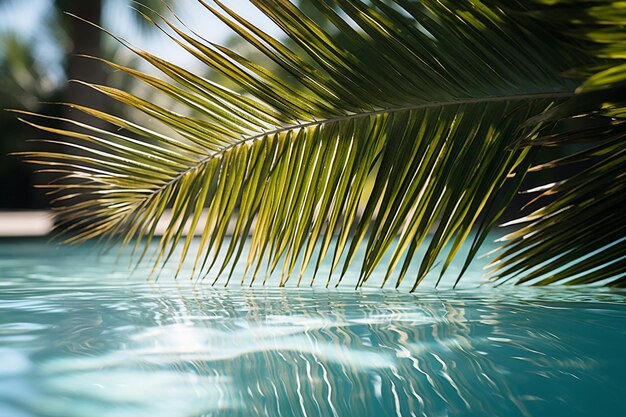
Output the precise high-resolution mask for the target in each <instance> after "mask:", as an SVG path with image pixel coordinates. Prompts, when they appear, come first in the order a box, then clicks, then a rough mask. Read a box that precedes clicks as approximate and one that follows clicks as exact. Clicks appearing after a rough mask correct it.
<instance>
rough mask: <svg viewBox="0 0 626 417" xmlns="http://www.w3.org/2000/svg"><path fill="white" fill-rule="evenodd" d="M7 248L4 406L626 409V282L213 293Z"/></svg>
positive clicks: (65, 255)
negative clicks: (620, 287) (612, 286)
mask: <svg viewBox="0 0 626 417" xmlns="http://www.w3.org/2000/svg"><path fill="white" fill-rule="evenodd" d="M115 259H116V256H115V254H107V255H103V256H96V254H95V253H94V251H93V250H92V248H90V247H88V246H86V247H80V248H77V249H73V248H68V247H62V248H57V247H55V246H54V245H49V244H46V243H45V242H43V241H35V240H5V241H1V242H0V416H1V417H25V416H49V417H57V416H58V417H74V416H76V417H78V416H81V417H83V416H84V417H87V416H89V417H98V416H111V417H126V416H129V417H130V416H133V417H135V416H146V417H148V416H149V417H160V416H163V417H177V416H181V417H183V416H184V417H192V416H194V417H195V416H309V417H312V416H357V417H358V416H376V417H378V416H427V417H431V416H433V417H435V416H437V417H438V416H506V417H508V416H551V417H554V416H567V417H571V416H623V415H626V380H625V378H624V376H625V375H626V358H625V355H624V354H625V353H626V292H624V291H617V290H607V289H601V288H579V289H565V288H563V287H560V288H559V287H553V288H530V287H520V288H518V287H505V286H502V287H497V288H494V287H491V286H482V287H476V285H475V284H476V282H478V281H479V280H480V278H481V277H480V275H479V274H478V272H476V271H479V269H473V270H472V271H473V272H472V273H473V274H475V275H476V276H475V277H470V279H469V280H467V281H465V282H469V283H470V284H473V285H469V284H468V285H467V286H466V288H465V289H463V290H452V289H443V290H438V291H435V290H433V289H432V287H431V286H426V287H424V288H422V289H421V290H420V291H418V292H417V293H414V294H409V293H408V292H407V291H406V290H400V291H394V290H384V291H381V290H379V289H376V288H366V289H364V290H360V291H354V290H352V288H351V287H349V286H348V287H343V288H342V289H341V290H336V289H325V288H321V287H314V288H301V289H298V288H285V289H271V288H263V287H260V286H255V287H253V288H242V287H239V286H237V285H235V286H232V287H229V288H228V289H223V288H219V289H218V288H212V287H210V286H209V285H206V284H197V285H192V284H191V283H190V282H189V281H188V280H178V281H174V280H173V279H172V278H171V277H168V276H167V275H169V274H171V271H169V270H167V269H166V270H165V271H164V273H163V274H161V277H160V279H159V281H157V282H156V283H154V282H146V281H145V279H143V278H145V276H144V277H142V275H145V273H146V271H145V270H142V269H141V268H140V269H139V270H138V271H137V272H135V274H134V275H133V276H130V277H129V274H128V269H127V264H126V262H125V260H124V259H123V258H122V260H121V261H119V262H116V260H115Z"/></svg>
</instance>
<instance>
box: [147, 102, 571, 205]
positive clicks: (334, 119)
mask: <svg viewBox="0 0 626 417" xmlns="http://www.w3.org/2000/svg"><path fill="white" fill-rule="evenodd" d="M574 95H576V93H575V92H574V91H557V92H549V93H530V94H517V95H510V96H487V97H479V98H462V99H458V100H450V101H439V102H433V103H422V104H415V105H411V106H404V107H395V108H390V109H379V110H371V111H366V112H361V113H352V114H347V115H344V116H336V117H329V118H327V119H323V120H313V121H310V122H304V123H302V122H300V121H296V122H294V124H291V125H288V126H282V127H279V128H277V129H274V130H269V131H265V132H262V133H259V134H256V135H253V136H248V137H244V138H243V139H242V140H241V141H239V142H236V143H232V144H230V145H228V146H225V147H224V148H222V149H221V150H220V151H219V152H215V153H213V154H211V155H208V156H206V157H204V158H202V159H200V160H198V161H197V162H196V163H195V164H194V165H193V166H191V167H189V168H187V169H185V170H183V171H181V172H179V173H178V174H177V175H176V176H175V177H173V178H172V179H171V180H169V181H167V182H166V183H164V184H163V185H161V186H160V187H158V188H155V189H154V190H153V192H152V193H151V194H150V195H149V197H148V198H151V197H152V196H153V195H155V194H158V193H160V192H161V191H162V190H164V189H166V188H168V187H169V186H170V185H172V184H175V183H176V182H177V181H179V180H180V179H181V178H182V177H183V176H185V175H186V174H187V173H189V172H190V171H192V170H194V169H196V168H197V167H199V166H201V165H204V164H206V163H208V162H209V161H211V160H212V159H214V158H220V157H221V156H222V155H223V154H225V153H226V152H228V151H229V150H230V149H232V148H235V147H237V146H240V145H243V144H245V143H248V142H253V141H255V140H257V139H261V138H263V137H266V136H272V135H277V134H280V133H283V132H287V131H289V130H292V129H305V128H308V127H312V126H320V125H324V124H329V123H335V122H341V121H344V120H354V119H360V118H364V117H371V116H377V115H380V114H391V113H401V112H405V111H412V110H423V109H430V108H435V107H447V106H454V105H461V104H473V103H490V102H501V101H518V100H527V99H528V100H530V99H532V100H540V99H549V98H555V99H556V98H567V97H571V96H574Z"/></svg>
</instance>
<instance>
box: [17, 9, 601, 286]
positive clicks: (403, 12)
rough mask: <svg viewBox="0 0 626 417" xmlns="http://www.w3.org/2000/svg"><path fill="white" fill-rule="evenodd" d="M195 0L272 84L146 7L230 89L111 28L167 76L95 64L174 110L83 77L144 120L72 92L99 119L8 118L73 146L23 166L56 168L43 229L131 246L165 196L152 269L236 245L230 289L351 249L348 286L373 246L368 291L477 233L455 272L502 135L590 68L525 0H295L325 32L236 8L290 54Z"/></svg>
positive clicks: (299, 271) (503, 178) (510, 162)
mask: <svg viewBox="0 0 626 417" xmlns="http://www.w3.org/2000/svg"><path fill="white" fill-rule="evenodd" d="M201 3H202V4H203V5H204V6H205V7H206V9H207V11H208V12H209V13H213V14H214V15H215V16H217V17H218V18H220V19H221V20H222V21H223V22H225V23H226V24H227V25H228V26H229V27H230V28H231V29H233V31H234V32H235V33H237V34H238V35H239V36H241V37H243V38H244V39H245V40H246V41H247V42H249V43H250V45H251V46H253V47H254V48H256V49H257V50H258V51H259V52H260V53H262V54H263V55H265V56H266V57H267V58H268V59H269V61H270V62H273V63H274V65H276V66H277V67H278V68H280V71H281V72H283V73H287V74H288V75H289V79H288V80H285V79H283V78H282V77H280V76H278V75H277V73H276V71H277V70H272V69H271V68H270V67H263V66H261V65H259V64H257V63H254V62H251V61H249V60H247V59H246V58H245V57H243V56H241V55H239V54H237V53H236V52H234V51H231V50H228V49H226V48H224V47H222V46H220V45H216V44H214V43H211V42H209V41H206V40H203V39H201V38H199V37H197V36H195V35H194V34H193V33H192V32H191V31H190V30H189V29H187V28H185V27H184V26H183V27H179V26H178V25H177V24H175V23H174V22H173V21H171V20H168V19H165V18H162V19H161V22H162V23H154V24H155V25H164V27H163V28H162V29H163V30H164V31H165V32H166V33H169V34H170V36H171V38H172V40H173V41H174V42H177V43H178V44H179V45H180V46H181V47H182V48H184V49H185V50H187V51H188V52H189V53H191V54H192V55H193V56H195V57H196V58H197V59H198V60H199V61H200V62H202V63H204V64H205V65H206V66H207V67H209V68H211V69H213V70H214V71H217V72H219V73H221V74H222V75H223V76H224V77H226V78H227V79H228V80H230V81H231V82H232V83H234V84H235V85H237V86H238V88H239V89H240V91H233V90H230V89H227V88H225V87H223V86H221V85H218V84H216V83H214V82H211V81H210V80H208V79H205V78H203V77H200V76H198V75H197V74H194V73H191V72H189V71H187V70H185V69H183V68H180V67H178V66H176V65H174V64H172V63H169V62H167V61H165V60H163V59H160V58H158V57H156V56H154V55H152V54H150V53H147V52H144V51H141V50H138V49H136V48H134V47H132V45H130V44H128V43H127V42H126V41H124V40H123V39H118V40H119V41H120V42H122V43H123V44H124V45H125V46H127V47H128V48H130V49H131V50H133V51H134V52H135V53H136V54H137V55H139V56H140V57H142V58H143V59H145V60H146V61H147V62H149V63H150V64H152V65H153V66H154V67H156V68H157V69H158V70H160V71H161V72H162V73H163V74H164V75H165V76H166V77H167V78H168V80H165V79H160V78H156V77H154V76H150V75H147V74H144V73H142V72H139V71H136V70H134V69H131V68H126V67H123V66H120V65H117V64H115V63H111V62H108V64H109V65H110V66H112V67H113V68H114V69H116V70H119V71H123V72H126V73H128V74H130V75H131V76H133V77H135V78H137V79H138V80H141V81H143V82H145V83H146V84H148V85H149V86H151V87H152V88H153V89H155V90H156V91H158V92H159V93H161V94H163V95H165V96H167V97H169V98H171V99H173V100H176V101H178V102H180V103H182V104H183V105H184V106H186V107H187V108H189V110H190V113H189V114H187V115H183V114H178V113H175V112H173V111H170V110H167V109H165V108H162V107H160V106H158V105H156V104H154V103H153V102H151V101H148V100H145V99H142V98H140V97H138V96H136V95H134V94H132V93H129V92H125V91H120V90H117V89H114V88H111V87H107V86H102V85H93V84H87V85H90V86H91V87H92V88H93V89H94V90H96V91H97V92H99V93H102V94H105V95H107V96H109V97H111V98H113V99H114V100H117V101H118V102H121V103H122V104H124V105H125V106H127V107H129V108H134V109H136V110H138V111H140V112H143V113H145V114H146V115H147V116H149V118H150V120H151V121H152V123H154V126H153V125H152V124H151V125H150V126H142V125H139V124H136V123H133V122H131V121H129V120H127V118H126V117H124V116H119V115H114V114H109V113H105V112H101V111H95V110H92V109H89V108H85V107H82V106H80V105H77V104H67V105H69V106H71V107H73V108H74V109H76V110H78V111H81V112H85V113H88V114H90V115H91V116H93V117H96V118H98V119H101V120H104V121H106V122H109V123H110V124H112V125H114V126H116V127H117V129H111V130H110V131H103V130H100V129H97V128H94V127H90V126H88V125H84V124H80V123H78V122H74V125H75V126H76V127H77V130H76V131H69V130H65V131H61V130H57V129H52V128H50V127H46V126H45V125H42V124H40V123H39V122H33V121H32V120H34V119H33V118H36V117H38V116H37V115H33V114H27V116H28V119H29V120H31V121H29V123H33V124H35V125H36V126H37V127H40V128H41V129H42V130H45V131H48V132H50V133H53V134H55V135H57V136H61V137H70V138H72V139H73V141H72V142H70V141H68V140H67V139H54V142H56V143H58V144H60V145H68V144H69V145H71V146H75V147H77V148H79V149H81V150H82V151H83V152H87V153H88V156H75V155H70V154H67V153H59V152H37V153H32V154H27V155H26V159H27V160H29V161H32V162H35V163H39V164H43V165H45V166H47V167H48V169H51V170H54V171H55V172H59V173H61V174H63V175H64V177H62V178H61V179H60V180H59V181H58V182H56V183H55V184H53V185H51V187H52V191H51V192H52V193H54V194H58V195H59V197H58V199H57V200H58V203H59V205H60V209H59V216H60V217H59V218H60V224H61V225H63V224H70V225H71V226H70V227H69V228H70V229H71V230H72V231H74V234H73V235H71V236H70V237H69V238H68V240H69V241H70V242H81V241H84V240H86V239H90V238H94V237H104V238H110V239H118V240H121V242H122V244H123V245H127V244H129V243H130V242H131V241H133V240H135V241H136V242H137V243H136V244H135V249H136V250H139V251H140V252H141V253H142V255H141V256H140V258H143V256H144V255H145V254H146V251H147V249H148V247H149V245H150V244H151V242H152V241H153V240H154V239H155V228H156V225H157V223H158V221H159V219H160V218H161V216H162V214H163V212H164V210H165V209H166V208H167V207H171V210H172V218H171V221H170V223H169V225H168V227H167V228H166V230H165V233H164V234H163V235H162V236H161V237H160V238H159V242H158V248H159V249H158V253H157V254H156V258H155V268H157V267H158V265H162V264H163V263H164V262H167V261H169V260H170V259H171V257H172V256H173V255H174V254H175V253H176V251H175V249H176V248H179V249H180V248H182V249H181V250H180V251H179V252H178V253H176V256H178V257H179V269H180V267H181V266H182V264H183V262H184V260H185V259H186V258H188V257H191V258H192V262H193V272H192V276H193V277H205V276H207V275H208V274H210V273H211V274H213V275H212V276H214V277H215V278H214V279H215V282H217V280H218V279H220V277H223V278H222V280H223V281H222V282H223V283H225V284H227V283H228V282H229V281H230V280H231V276H232V274H233V271H234V266H235V265H237V264H238V262H239V260H240V259H241V257H242V256H244V255H243V254H244V252H247V255H246V261H245V262H246V274H245V275H244V276H243V277H241V281H242V283H243V282H248V283H250V284H252V283H254V282H255V280H257V279H258V278H259V277H263V282H265V280H266V279H268V278H269V277H270V276H272V275H276V274H277V273H278V272H280V274H279V275H280V285H285V284H286V283H287V281H288V280H290V279H293V280H296V279H297V283H298V284H300V283H301V280H302V279H303V277H304V274H305V272H306V271H307V267H308V266H309V265H311V266H312V267H314V271H313V273H312V274H311V276H312V278H311V284H312V283H313V280H314V279H315V277H316V276H317V275H316V274H317V272H318V270H319V269H320V265H321V262H322V260H323V259H325V258H326V257H331V264H332V268H331V271H330V272H331V275H332V272H334V271H335V270H337V271H338V272H339V271H341V274H340V276H339V277H338V278H337V279H336V280H335V281H334V282H335V283H336V284H338V283H339V282H341V280H342V277H343V276H344V274H345V273H346V271H347V270H348V266H349V265H350V264H351V263H352V262H353V261H355V260H356V259H357V256H356V254H357V249H358V248H359V247H361V245H365V255H364V256H363V260H362V265H361V276H360V278H359V280H358V283H357V285H363V284H364V283H366V282H367V281H368V279H369V278H370V276H371V274H372V272H373V271H374V269H375V268H376V267H377V266H378V265H379V264H380V262H381V260H382V258H383V255H384V254H385V253H386V252H387V251H389V250H391V260H390V261H389V262H388V265H387V273H386V276H385V278H384V281H383V282H382V284H383V285H384V284H385V283H386V282H388V280H389V279H390V278H391V277H394V278H393V279H394V280H395V283H396V286H397V285H400V283H401V282H402V281H403V279H404V277H405V276H406V274H407V271H408V268H409V265H410V264H411V262H412V260H413V258H414V257H415V255H416V253H417V251H418V248H419V247H420V245H422V244H423V243H424V242H426V241H427V240H428V239H427V237H428V235H429V233H432V235H431V236H430V243H429V244H428V247H427V249H426V252H425V255H424V256H423V258H422V259H421V262H420V264H419V270H418V272H417V274H415V275H414V276H412V277H411V279H412V280H413V289H415V288H416V287H417V285H418V284H419V283H420V282H422V280H423V279H424V277H425V276H426V275H427V274H428V273H429V272H430V271H431V270H432V269H433V268H434V267H435V265H436V264H437V262H438V259H441V265H442V267H441V269H440V276H439V279H441V277H442V276H443V274H444V273H445V272H446V270H447V268H448V267H449V265H450V263H451V261H452V259H453V258H454V257H455V256H456V255H457V253H458V251H459V249H460V247H461V246H462V244H463V243H464V242H465V240H466V239H467V238H468V236H469V235H470V231H471V230H472V229H473V228H474V227H476V226H477V227H478V232H477V233H476V235H475V239H474V241H473V242H472V245H471V247H470V253H469V256H468V258H467V261H466V262H465V266H464V267H463V271H465V269H466V268H467V266H468V265H469V262H470V261H471V259H472V258H473V257H474V256H475V255H476V253H477V251H478V249H479V247H480V244H481V243H482V242H483V241H484V239H485V238H486V235H487V232H488V231H489V230H490V228H491V227H492V226H493V225H494V224H495V223H496V222H497V219H498V218H499V216H500V215H501V214H502V212H503V210H504V209H505V207H506V206H507V204H508V202H509V201H510V200H511V198H512V197H513V196H514V195H515V193H516V191H517V189H518V187H519V186H520V184H521V181H522V180H523V178H524V176H525V173H526V171H527V170H528V167H529V166H530V164H531V160H530V158H529V155H530V154H531V153H532V149H530V148H529V147H526V146H523V143H522V142H519V141H516V138H517V137H518V136H519V135H520V134H521V133H523V132H521V131H520V126H523V125H524V123H525V122H526V121H527V120H528V119H531V118H540V117H542V116H545V117H549V114H550V112H549V111H553V110H551V109H552V108H553V107H554V106H555V105H557V108H560V106H564V105H566V103H567V102H568V98H570V97H572V96H573V95H574V94H575V93H574V90H575V88H576V87H577V86H578V85H579V84H580V81H581V79H580V78H578V79H576V78H571V77H565V76H564V75H563V74H564V72H565V71H567V70H569V69H571V68H576V67H582V66H588V65H592V64H593V65H597V64H598V63H599V62H600V61H599V60H598V57H596V56H595V54H593V53H582V51H584V50H583V48H582V46H581V45H579V43H578V42H577V41H576V40H573V39H572V38H565V37H563V36H561V34H560V29H561V27H560V24H554V25H549V24H546V22H547V20H546V19H545V18H542V13H541V11H542V10H543V9H541V8H539V9H537V7H538V6H535V5H527V4H526V3H525V2H517V1H506V2H501V1H497V2H496V1H482V2H481V1H470V0H463V1H430V0H424V1H421V2H412V1H408V0H395V1H390V2H382V1H372V2H362V1H354V0H334V1H330V0H315V1H312V4H313V5H314V6H315V7H316V8H317V9H318V10H319V12H320V13H321V14H323V15H324V16H326V18H327V19H328V21H329V22H330V23H331V25H329V26H331V29H332V30H330V29H324V28H323V27H322V26H320V25H318V24H317V23H316V22H314V21H313V20H312V19H311V18H309V17H307V16H306V15H305V14H304V13H303V12H302V11H301V10H300V9H298V8H297V7H296V6H295V5H294V4H292V3H290V2H288V1H286V0H273V1H252V3H254V5H255V6H256V7H258V8H259V9H260V10H261V11H262V12H264V13H265V14H266V15H267V16H268V17H269V18H270V19H271V20H273V21H274V23H275V24H276V25H278V26H279V27H280V28H281V29H282V30H283V31H284V32H285V34H286V36H287V38H288V39H289V42H291V43H292V45H293V46H292V47H288V46H286V45H287V44H286V43H285V42H284V41H281V40H279V39H275V38H272V37H270V36H269V35H267V34H265V33H263V32H262V31H260V30H259V29H258V28H256V27H255V26H254V25H253V24H252V23H250V22H246V21H245V20H243V19H241V18H240V17H239V16H238V15H237V14H236V13H234V12H233V11H232V10H230V9H229V8H228V7H227V6H226V5H224V4H222V3H221V2H218V1H216V2H215V3H217V6H212V5H210V4H208V3H205V2H204V1H201ZM148 19H149V18H148ZM531 120H532V119H531ZM66 122H70V123H71V121H66ZM157 123H158V124H159V127H157V126H156V124H157ZM542 123H543V122H542ZM162 128H166V129H167V130H168V132H169V133H162ZM528 132H530V133H528ZM528 132H527V134H528V135H529V137H532V136H533V135H534V137H538V136H539V133H538V130H537V129H533V128H530V129H529V130H528ZM369 177H374V178H375V179H374V184H373V188H372V190H371V193H368V192H367V189H368V186H367V182H368V178H369ZM362 202H364V204H361V203H362ZM361 205H363V207H360V206H361ZM203 211H205V212H208V217H207V218H208V220H207V221H205V222H201V216H202V213H203ZM231 218H233V219H234V227H233V230H232V238H231V239H230V241H228V240H227V239H226V237H225V236H226V234H227V232H228V228H229V222H230V221H231ZM194 231H196V232H198V233H199V235H200V239H199V243H198V244H197V245H196V246H197V247H195V248H194V251H195V254H192V253H190V251H191V248H192V239H193V233H186V232H194ZM249 235H250V240H249V242H248V240H247V237H248V236H249ZM142 245H143V247H142ZM392 247H393V248H392ZM397 267H399V271H398V272H395V273H394V271H395V270H396V269H397ZM331 275H329V276H328V278H327V279H326V281H325V282H326V284H327V285H329V284H331V283H332V282H333V281H332V280H331ZM246 277H247V278H246ZM457 282H458V280H457Z"/></svg>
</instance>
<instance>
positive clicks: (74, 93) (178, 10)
mask: <svg viewBox="0 0 626 417" xmlns="http://www.w3.org/2000/svg"><path fill="white" fill-rule="evenodd" d="M138 3H141V5H144V6H145V7H142V6H141V5H140V4H138ZM167 3H168V5H166V3H165V2H163V1H162V0H140V1H139V2H133V1H131V0H0V74H1V76H0V108H1V109H3V110H2V111H0V187H1V189H2V190H3V192H2V193H0V210H4V211H6V210H27V209H28V210H33V209H45V208H47V207H48V202H47V200H48V199H47V198H46V196H45V194H44V191H43V190H41V189H36V188H34V185H35V184H41V183H45V182H47V181H48V178H45V176H43V175H41V174H37V173H35V170H36V167H34V166H32V165H29V164H26V163H24V162H23V161H21V160H20V159H19V158H18V157H16V156H10V155H9V154H10V153H13V152H20V151H25V150H30V149H38V150H41V149H42V144H41V143H36V142H32V141H31V140H32V139H40V138H42V133H41V132H39V131H37V130H36V129H34V128H32V127H30V126H28V125H26V124H24V123H22V122H20V121H19V120H18V115H16V114H15V113H11V112H9V111H6V109H20V110H27V111H32V112H38V113H44V114H47V115H55V116H60V117H67V116H72V118H77V117H80V116H79V115H78V114H74V115H71V114H66V113H67V112H68V111H69V110H68V109H64V108H63V106H59V105H54V104H50V103H58V102H72V103H80V104H83V105H87V106H90V107H93V108H97V109H105V110H113V111H123V110H122V109H111V107H112V106H115V103H112V102H110V101H108V100H107V101H105V100H104V99H103V96H102V95H99V94H98V93H96V92H94V91H93V90H91V89H89V88H87V87H84V86H81V85H79V84H76V83H71V82H68V80H71V79H77V80H84V81H89V82H92V83H97V84H107V85H112V86H114V87H117V88H123V89H125V90H126V91H133V92H136V90H138V89H141V93H142V96H144V97H145V96H146V95H150V91H149V90H147V89H146V88H145V87H144V86H142V85H139V84H138V83H137V82H136V81H134V80H132V79H130V78H129V77H124V76H122V74H120V73H119V72H117V73H116V72H115V71H110V69H108V68H107V67H106V66H105V65H103V64H101V63H99V62H97V61H95V60H90V59H86V58H84V57H80V56H78V55H79V54H85V55H91V56H98V57H104V58H106V59H109V60H112V61H115V62H116V63H119V64H122V65H126V66H131V67H135V68H137V67H139V68H140V69H141V70H143V71H147V72H151V71H153V70H152V68H150V67H149V66H148V65H147V64H145V63H143V62H139V61H138V60H137V59H136V57H135V56H134V55H133V54H132V53H131V52H130V51H128V50H127V49H125V48H124V47H123V46H121V45H120V44H119V42H117V41H115V40H114V39H112V38H111V37H110V36H108V35H106V34H105V33H103V32H102V31H100V30H98V29H96V28H95V27H93V26H91V25H89V24H87V23H85V22H83V21H81V20H79V19H77V18H75V17H72V16H70V15H69V14H73V15H76V16H80V17H81V18H83V19H85V20H88V21H90V22H93V23H95V24H97V25H100V26H102V27H104V28H106V29H107V30H110V31H111V32H113V33H115V34H116V35H119V36H121V37H123V38H125V39H127V40H128V41H130V43H132V44H133V45H134V46H136V47H139V48H142V49H145V50H147V51H149V52H152V53H155V54H156V55H158V56H160V57H163V58H166V59H168V60H170V61H172V62H174V63H176V64H179V65H183V66H185V67H186V68H188V69H192V70H194V71H197V72H199V73H201V74H203V75H206V76H209V77H212V78H215V74H208V73H206V71H207V70H206V68H205V67H202V66H201V65H200V64H199V63H198V62H197V61H195V60H194V58H193V57H191V56H190V55H188V54H187V53H186V52H184V51H183V50H182V49H181V48H179V47H177V46H176V44H175V43H174V42H173V41H171V40H170V39H169V38H168V37H167V36H166V35H165V34H164V33H162V32H161V31H160V30H159V29H158V28H157V27H155V26H154V25H152V24H150V23H149V22H148V21H147V20H146V19H144V18H143V17H142V16H141V14H140V13H138V12H137V11H136V10H135V9H141V10H142V11H144V12H145V13H147V14H149V15H151V16H155V12H156V13H162V14H164V15H165V16H168V17H169V18H171V17H172V13H175V14H176V16H178V17H180V18H181V20H182V21H183V22H185V24H186V25H187V26H188V27H189V28H190V29H191V30H193V31H194V32H196V33H197V34H198V35H200V36H203V37H205V38H209V39H211V40H212V41H216V42H218V43H221V44H224V45H228V46H231V47H237V43H239V41H238V40H237V38H235V37H233V36H232V35H231V33H229V31H228V29H227V28H226V27H225V26H224V25H222V24H221V22H219V20H217V19H216V18H214V17H213V16H212V15H211V13H210V12H209V11H208V10H206V9H205V8H204V7H203V6H202V5H201V4H200V3H199V2H198V1H197V0H176V1H169V2H167ZM226 3H227V4H228V5H229V7H232V8H233V9H235V10H236V11H237V12H239V13H240V14H242V15H243V16H244V17H246V18H248V19H251V20H252V21H254V22H255V24H257V25H258V26H260V27H261V28H263V29H264V30H267V31H269V32H270V33H272V34H274V35H276V34H277V29H276V28H275V27H274V26H273V25H272V24H271V22H270V21H269V20H268V19H267V18H265V16H263V15H262V14H260V13H259V12H258V11H257V10H256V9H255V8H254V7H252V6H251V5H250V4H249V3H248V2H244V1H231V2H228V1H227V2H226ZM168 6H169V7H171V8H172V10H168ZM240 46H241V47H243V45H240ZM155 99H157V98H155ZM158 100H161V101H162V100H166V99H164V98H163V97H161V96H159V97H158ZM161 104H165V105H166V106H167V105H170V106H171V107H175V104H174V103H161ZM126 111H127V110H126ZM51 123H54V122H51ZM57 124H58V125H59V126H57V127H62V126H61V123H60V122H58V123H57ZM50 126H52V124H51V125H50Z"/></svg>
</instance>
